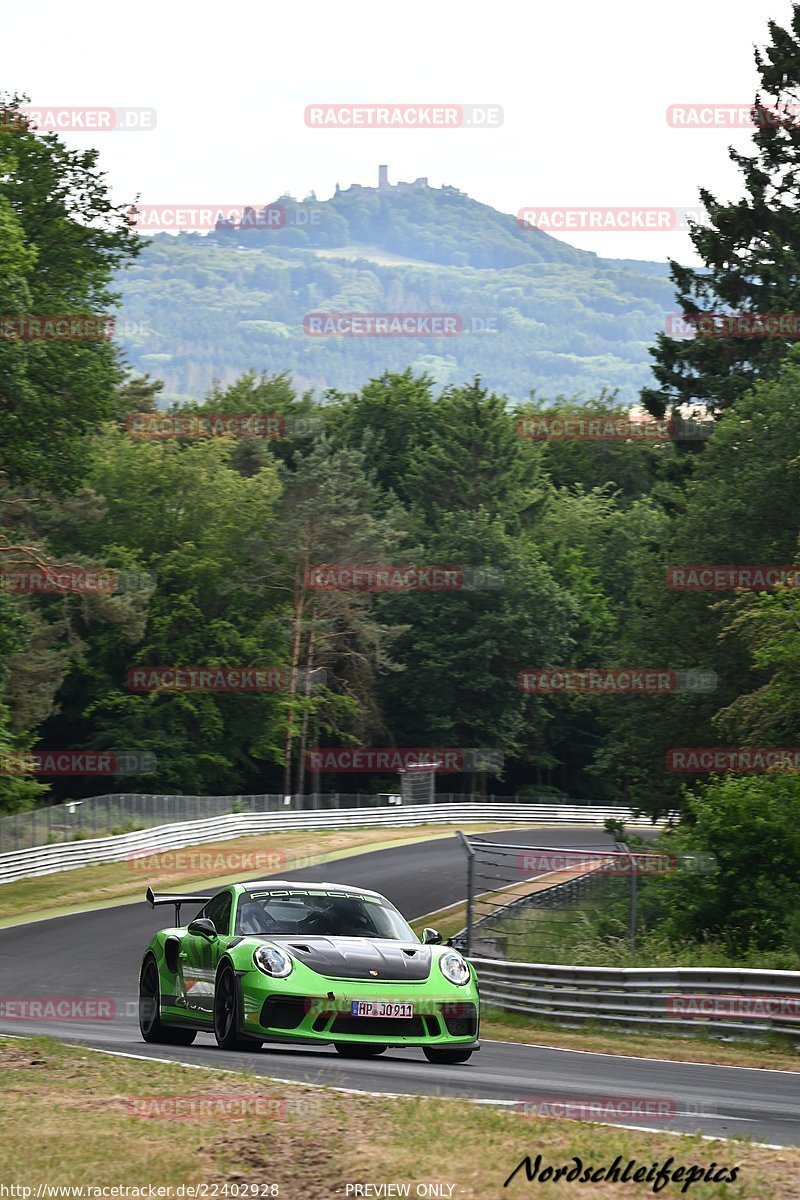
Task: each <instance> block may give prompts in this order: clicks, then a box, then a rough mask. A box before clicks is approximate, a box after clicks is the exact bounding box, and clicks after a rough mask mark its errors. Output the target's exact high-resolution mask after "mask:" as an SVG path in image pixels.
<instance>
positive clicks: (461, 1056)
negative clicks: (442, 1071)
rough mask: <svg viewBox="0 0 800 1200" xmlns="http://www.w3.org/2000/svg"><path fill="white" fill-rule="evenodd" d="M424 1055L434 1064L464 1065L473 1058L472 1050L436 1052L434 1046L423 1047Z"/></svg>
mask: <svg viewBox="0 0 800 1200" xmlns="http://www.w3.org/2000/svg"><path fill="white" fill-rule="evenodd" d="M422 1053H423V1054H424V1055H425V1057H426V1058H427V1060H428V1062H432V1063H464V1062H466V1061H467V1059H468V1058H471V1057H472V1051H471V1050H436V1049H434V1048H433V1046H423V1047H422Z"/></svg>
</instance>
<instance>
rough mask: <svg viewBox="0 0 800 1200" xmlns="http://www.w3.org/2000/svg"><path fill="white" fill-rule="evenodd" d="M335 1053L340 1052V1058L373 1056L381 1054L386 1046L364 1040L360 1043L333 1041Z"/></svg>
mask: <svg viewBox="0 0 800 1200" xmlns="http://www.w3.org/2000/svg"><path fill="white" fill-rule="evenodd" d="M334 1045H335V1046H336V1053H337V1054H341V1056H342V1058H373V1057H374V1056H375V1055H376V1054H383V1052H384V1050H386V1049H387V1047H386V1046H371V1045H368V1044H367V1043H366V1042H362V1043H361V1044H360V1045H359V1044H358V1043H357V1042H334Z"/></svg>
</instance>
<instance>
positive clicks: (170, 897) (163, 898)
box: [145, 887, 211, 925]
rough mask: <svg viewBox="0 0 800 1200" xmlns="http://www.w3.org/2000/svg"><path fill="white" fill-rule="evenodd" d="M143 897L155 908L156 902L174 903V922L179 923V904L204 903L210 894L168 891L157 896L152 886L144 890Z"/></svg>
mask: <svg viewBox="0 0 800 1200" xmlns="http://www.w3.org/2000/svg"><path fill="white" fill-rule="evenodd" d="M145 899H146V900H147V903H148V904H149V905H150V907H151V908H155V907H156V905H158V904H174V905H175V924H176V925H180V923H181V905H182V904H205V903H207V901H209V900H210V899H211V897H210V896H196V895H195V896H190V895H187V894H186V893H185V892H184V893H183V895H176V894H175V893H169V894H166V893H165V894H164V895H159V896H157V895H156V894H155V892H154V891H153V889H152V888H150V887H149V888H148V889H147V891H146V892H145Z"/></svg>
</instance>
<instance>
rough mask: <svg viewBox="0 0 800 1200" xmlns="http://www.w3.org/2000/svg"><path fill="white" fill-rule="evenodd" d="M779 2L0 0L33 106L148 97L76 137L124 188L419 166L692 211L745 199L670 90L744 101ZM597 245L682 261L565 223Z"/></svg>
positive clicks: (709, 132)
mask: <svg viewBox="0 0 800 1200" xmlns="http://www.w3.org/2000/svg"><path fill="white" fill-rule="evenodd" d="M790 12H791V4H790V2H789V0H700V3H694V4H686V5H680V4H677V3H673V4H656V3H653V0H649V3H648V2H647V0H606V2H605V3H604V4H598V3H597V2H596V0H558V2H557V3H553V4H541V3H532V4H523V3H520V2H519V0H495V2H494V3H491V4H486V3H480V4H479V3H476V2H474V0H435V3H432V2H431V0H404V3H402V4H398V5H393V4H386V3H377V2H376V0H340V2H339V3H330V2H326V3H323V2H322V0H305V2H303V3H295V4H275V3H267V4H220V3H213V4H212V3H210V2H209V0H192V2H191V3H188V2H187V0H168V2H167V3H161V4H155V3H152V0H138V2H137V3H134V4H131V5H123V4H121V3H119V2H117V3H114V2H113V0H111V2H109V0H82V2H81V3H80V4H79V5H70V4H64V3H63V2H62V0H39V3H38V4H37V5H36V6H35V8H34V9H33V10H31V9H29V8H26V7H25V6H24V5H17V4H9V5H7V6H5V8H4V12H3V17H2V42H0V83H1V84H2V86H3V87H5V88H6V89H8V90H11V91H14V90H17V91H24V92H26V93H27V94H28V95H30V97H31V99H32V101H33V102H35V103H36V104H41V105H59V106H65V105H86V106H103V105H114V106H133V107H148V108H154V109H155V110H156V112H157V125H156V128H155V130H153V131H150V132H143V133H129V132H117V131H115V132H104V133H98V134H94V135H86V134H72V135H69V136H68V137H66V138H65V140H66V141H68V143H69V144H71V145H74V146H79V145H80V146H84V145H87V144H92V143H94V144H95V145H97V146H98V147H99V149H100V150H101V161H102V164H103V166H104V168H105V169H106V170H107V172H108V174H109V177H110V180H111V182H112V185H113V193H114V197H115V199H117V200H121V201H122V200H125V201H127V200H132V199H133V198H134V196H135V195H136V194H137V193H139V194H140V195H141V199H142V201H143V202H144V203H146V204H173V203H182V204H206V203H212V204H253V205H258V204H263V203H266V202H267V201H269V200H272V199H274V198H275V197H277V196H278V195H279V194H281V193H283V192H290V193H292V194H293V195H295V196H298V197H303V196H305V195H307V193H308V192H309V191H311V190H312V189H313V190H314V191H315V192H316V194H317V196H318V197H319V198H320V199H323V198H327V197H328V196H330V195H331V193H332V192H333V189H334V185H335V184H336V183H337V182H339V183H340V184H341V185H342V186H343V187H344V186H347V185H348V184H350V183H352V182H359V183H369V184H372V183H374V182H375V178H376V174H377V164H378V163H387V164H388V165H389V170H390V178H391V179H392V180H393V181H395V180H398V179H414V178H416V177H417V176H420V175H427V176H428V177H429V180H430V182H431V184H432V185H434V186H438V185H439V184H441V183H450V184H454V185H455V186H457V187H459V188H461V189H462V190H464V191H466V192H468V193H469V195H471V196H473V197H475V198H476V199H478V200H481V201H483V202H485V203H487V204H491V205H493V206H494V207H495V208H498V209H500V210H501V211H504V212H510V213H515V214H516V213H517V212H518V211H519V210H520V209H521V208H523V207H529V206H536V207H543V206H550V207H556V208H563V207H569V208H577V207H583V208H585V207H594V206H624V207H632V206H648V207H659V208H660V207H691V206H693V205H696V204H697V189H698V186H700V185H704V186H707V187H709V188H710V189H711V190H712V191H715V192H716V193H717V194H719V195H720V196H721V197H723V198H727V199H733V198H735V197H736V196H737V195H739V194H740V189H739V186H738V173H737V172H736V170H735V169H734V167H733V166H732V164H731V163H730V162H729V161H728V157H727V146H728V145H730V144H735V145H736V146H738V147H740V148H746V147H747V145H748V143H749V141H750V134H749V132H748V131H747V130H746V129H740V130H735V129H729V128H724V127H723V128H710V129H691V130H687V129H680V128H673V127H670V125H669V124H668V122H667V115H666V114H667V108H668V106H669V105H672V104H681V103H687V102H691V103H708V104H717V105H719V104H743V105H746V104H748V103H749V102H750V101H751V100H752V96H753V94H754V90H755V83H756V71H755V66H754V63H753V51H752V47H753V44H754V43H756V42H757V43H763V41H764V40H765V38H766V36H767V21H768V20H769V19H770V18H774V19H775V20H777V21H778V22H779V23H781V24H787V23H788V20H789V16H790ZM355 102H359V103H423V102H424V103H443V104H496V105H500V106H502V109H503V114H504V120H503V124H502V126H500V127H499V128H494V129H478V130H472V129H464V128H456V129H447V130H432V129H426V130H414V129H400V128H398V129H389V130H371V129H364V128H361V129H330V128H328V129H313V128H309V127H307V126H306V124H305V121H304V113H305V109H306V106H307V105H309V104H315V103H355ZM564 240H566V241H569V242H571V243H572V244H573V245H579V246H583V247H585V248H587V249H592V250H596V251H597V252H598V253H600V254H603V255H607V256H611V257H636V258H651V259H660V260H663V259H664V258H666V257H667V256H673V257H676V258H679V259H681V260H683V261H690V260H691V257H692V255H691V246H690V243H689V240H688V237H687V236H686V235H685V234H684V233H680V232H646V231H643V232H635V233H631V232H619V231H615V232H600V231H595V232H587V233H583V234H581V233H577V232H574V233H569V234H567V235H564Z"/></svg>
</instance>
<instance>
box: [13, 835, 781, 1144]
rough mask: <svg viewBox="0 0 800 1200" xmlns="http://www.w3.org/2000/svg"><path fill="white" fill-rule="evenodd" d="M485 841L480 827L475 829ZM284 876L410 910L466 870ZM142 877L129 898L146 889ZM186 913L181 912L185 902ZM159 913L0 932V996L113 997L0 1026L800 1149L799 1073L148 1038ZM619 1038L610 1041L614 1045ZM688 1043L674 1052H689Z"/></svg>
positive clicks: (430, 846) (438, 865) (451, 863)
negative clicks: (659, 1113) (657, 1110)
mask: <svg viewBox="0 0 800 1200" xmlns="http://www.w3.org/2000/svg"><path fill="white" fill-rule="evenodd" d="M487 836H488V835H487ZM492 836H493V837H494V838H497V839H498V840H500V839H501V840H503V841H506V842H509V843H511V844H515V843H516V844H526V843H527V844H528V845H530V844H538V845H548V846H554V847H562V846H563V847H572V848H577V849H606V848H611V847H612V845H613V843H612V841H611V839H610V838H608V837H607V836H606V835H605V834H604V833H603V832H602V831H601V830H599V829H594V830H593V829H590V828H586V827H582V828H564V827H556V828H552V829H542V828H538V829H536V830H511V831H504V832H501V833H495V834H493V835H492ZM291 875H292V878H303V879H308V880H314V881H318V882H319V881H323V880H326V881H330V882H333V883H352V884H356V885H360V886H363V887H371V888H375V889H376V890H378V891H380V892H383V893H384V895H386V896H388V897H389V899H390V900H392V902H393V903H394V904H396V905H397V906H398V908H400V909H401V910H402V912H403V913H404V914H405V915H406V916H407V917H409V918H411V919H413V918H415V917H419V916H423V915H424V914H425V913H427V912H431V911H434V910H436V909H439V908H443V907H445V906H446V905H448V904H453V903H455V902H456V901H458V900H460V899H463V896H464V890H465V880H466V870H465V858H464V854H463V851H462V849H461V847H460V844H459V843H458V841H457V839H456V838H455V837H452V838H443V839H439V840H436V841H430V842H417V843H416V844H414V845H410V846H399V847H396V848H394V849H389V850H379V851H374V852H372V853H367V854H359V855H354V856H353V857H351V858H347V859H340V860H338V861H335V862H331V863H325V864H323V865H321V866H317V867H307V868H305V869H303V870H300V871H292V873H291ZM147 882H148V881H147V880H146V879H145V878H144V877H143V879H142V892H143V893H144V889H145V887H146V885H147ZM187 911H188V910H187ZM170 916H171V910H170V913H169V914H166V915H165V911H163V910H162V911H159V910H153V909H151V908H150V907H149V906H148V905H146V904H145V902H144V899H142V902H141V903H136V904H129V905H122V906H118V907H115V908H108V909H101V910H98V911H95V912H88V913H81V914H78V915H75V916H69V917H56V918H51V919H48V920H43V921H37V922H35V923H31V924H28V925H20V926H15V927H10V928H7V929H0V975H1V976H2V997H3V998H9V999H10V998H12V997H13V998H21V997H25V998H30V997H56V996H95V997H113V998H114V1000H115V1015H114V1017H113V1018H112V1019H110V1020H103V1021H96V1022H94V1023H90V1022H86V1021H84V1022H81V1023H80V1025H77V1024H76V1023H75V1022H58V1021H53V1022H44V1021H30V1020H28V1021H25V1020H9V1019H3V1020H0V1029H2V1030H3V1032H5V1033H12V1034H18V1035H20V1034H39V1035H41V1034H43V1033H46V1034H49V1035H52V1036H56V1037H60V1038H62V1039H64V1040H68V1041H78V1042H82V1043H85V1044H87V1045H91V1046H94V1047H96V1048H98V1049H105V1050H110V1051H115V1052H118V1053H119V1052H121V1053H127V1054H136V1055H142V1056H147V1057H153V1058H160V1059H175V1060H177V1061H180V1062H186V1063H197V1064H202V1065H204V1066H208V1067H217V1068H225V1069H229V1070H230V1069H235V1068H237V1067H246V1068H247V1069H248V1070H250V1071H253V1072H255V1073H256V1074H260V1075H268V1076H273V1077H276V1078H279V1079H286V1080H294V1081H298V1082H305V1083H320V1084H326V1085H328V1086H335V1087H341V1088H352V1089H357V1090H363V1091H374V1092H383V1093H404V1094H414V1095H441V1096H451V1097H470V1098H473V1099H483V1100H490V1101H495V1102H502V1103H505V1104H508V1105H509V1106H516V1105H517V1104H518V1103H519V1102H520V1101H524V1100H526V1099H528V1100H530V1098H532V1097H537V1098H548V1099H549V1100H551V1101H555V1100H572V1101H579V1100H586V1099H587V1098H596V1097H605V1098H608V1097H626V1098H629V1099H631V1100H634V1101H636V1100H638V1101H641V1100H643V1099H645V1098H649V1099H659V1100H661V1101H662V1102H663V1101H665V1100H666V1101H669V1102H671V1108H670V1111H671V1112H673V1113H674V1114H675V1115H674V1116H672V1117H671V1118H669V1119H667V1120H663V1121H662V1120H658V1121H654V1118H653V1117H652V1116H650V1117H646V1116H642V1117H640V1118H639V1117H636V1116H632V1117H631V1118H630V1120H626V1122H625V1123H626V1124H630V1125H635V1126H641V1127H647V1128H651V1129H665V1128H669V1129H674V1130H683V1131H686V1132H693V1133H694V1132H700V1133H704V1134H709V1135H714V1136H718V1137H749V1138H752V1139H753V1140H754V1141H758V1142H766V1143H769V1144H773V1145H800V1077H798V1075H797V1074H793V1073H789V1072H782V1071H763V1070H754V1069H748V1068H740V1067H717V1066H707V1065H703V1064H696V1063H691V1062H688V1063H683V1062H681V1063H678V1062H666V1061H661V1060H657V1059H637V1058H624V1057H621V1056H616V1055H603V1054H586V1053H582V1052H579V1051H571V1050H556V1049H551V1048H548V1047H540V1046H521V1045H517V1044H512V1043H506V1042H491V1041H487V1040H485V1039H484V1040H483V1041H482V1048H481V1050H480V1051H479V1053H477V1054H475V1055H473V1057H472V1059H471V1060H470V1061H469V1063H466V1064H462V1065H459V1066H440V1065H434V1064H431V1063H428V1062H427V1061H426V1060H425V1059H424V1058H423V1057H422V1055H421V1053H420V1052H419V1051H411V1050H399V1051H395V1050H392V1051H387V1052H386V1053H385V1054H383V1055H381V1056H380V1058H376V1059H373V1060H363V1061H359V1060H353V1061H345V1060H344V1059H342V1058H340V1057H339V1055H338V1054H337V1053H336V1052H335V1051H334V1050H333V1049H332V1048H331V1049H327V1048H320V1049H317V1048H314V1049H309V1050H305V1049H295V1048H294V1047H292V1048H285V1047H277V1046H275V1047H269V1046H265V1047H264V1048H263V1049H262V1050H260V1051H257V1052H254V1053H236V1052H226V1051H222V1050H220V1049H219V1048H218V1047H217V1045H216V1043H215V1042H214V1039H213V1037H211V1036H210V1035H206V1034H199V1035H198V1039H197V1042H196V1043H195V1044H194V1045H193V1046H189V1047H170V1046H152V1047H151V1046H147V1045H146V1044H145V1043H144V1042H143V1041H142V1040H141V1037H140V1035H139V1029H138V1024H137V1017H136V996H137V986H138V971H139V965H140V962H141V956H142V952H143V950H144V948H145V945H146V944H147V942H148V940H149V939H150V937H151V936H152V934H153V932H154V931H155V930H156V929H158V928H159V927H160V926H161V925H163V924H165V923H167V922H168V920H169V918H170ZM624 1037H625V1035H624V1034H620V1048H624ZM691 1052H692V1051H691V1044H690V1043H687V1046H686V1054H687V1057H689V1058H690V1057H691Z"/></svg>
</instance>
